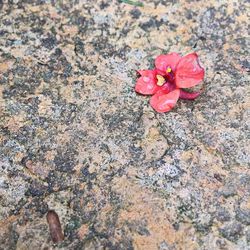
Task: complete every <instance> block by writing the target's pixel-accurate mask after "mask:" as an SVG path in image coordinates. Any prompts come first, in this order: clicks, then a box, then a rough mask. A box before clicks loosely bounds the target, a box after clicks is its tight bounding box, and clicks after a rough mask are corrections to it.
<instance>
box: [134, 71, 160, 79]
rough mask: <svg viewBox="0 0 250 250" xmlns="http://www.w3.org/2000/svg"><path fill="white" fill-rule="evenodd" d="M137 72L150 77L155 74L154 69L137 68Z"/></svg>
mask: <svg viewBox="0 0 250 250" xmlns="http://www.w3.org/2000/svg"><path fill="white" fill-rule="evenodd" d="M137 72H138V73H139V74H140V75H141V76H148V77H150V78H154V77H155V76H156V71H155V70H137Z"/></svg>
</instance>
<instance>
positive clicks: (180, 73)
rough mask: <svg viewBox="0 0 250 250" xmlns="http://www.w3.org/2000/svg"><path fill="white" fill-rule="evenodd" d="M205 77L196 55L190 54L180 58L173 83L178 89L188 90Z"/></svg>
mask: <svg viewBox="0 0 250 250" xmlns="http://www.w3.org/2000/svg"><path fill="white" fill-rule="evenodd" d="M204 75H205V71H204V69H203V68H202V67H201V66H200V64H199V60H198V55H197V54H196V53H192V54H189V55H186V56H184V57H182V58H181V60H180V62H179V63H178V65H177V67H176V71H175V83H176V86H177V87H179V88H190V87H193V86H195V85H197V84H199V83H200V82H201V81H202V80H203V78H204Z"/></svg>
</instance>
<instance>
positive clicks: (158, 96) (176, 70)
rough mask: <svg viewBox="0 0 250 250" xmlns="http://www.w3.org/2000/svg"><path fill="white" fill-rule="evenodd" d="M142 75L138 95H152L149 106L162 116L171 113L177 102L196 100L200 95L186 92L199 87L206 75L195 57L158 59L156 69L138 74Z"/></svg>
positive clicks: (137, 87) (166, 56)
mask: <svg viewBox="0 0 250 250" xmlns="http://www.w3.org/2000/svg"><path fill="white" fill-rule="evenodd" d="M138 73H139V74H140V75H141V76H140V78H139V79H138V80H137V82H136V85H135V91H136V92H137V93H139V94H142V95H153V96H152V97H151V100H150V105H151V106H152V107H153V108H154V109H155V110H156V111H157V112H160V113H163V112H167V111H169V110H171V109H172V108H173V107H174V106H175V104H176V102H177V101H178V99H179V98H180V99H186V100H194V99H195V98H196V97H198V96H199V95H200V92H192V93H190V92H186V91H185V90H183V88H190V87H193V86H196V85H198V84H200V83H201V82H202V80H203V79H204V74H205V71H204V69H203V68H202V67H201V66H200V64H199V60H198V55H197V54H196V53H191V54H188V55H186V56H184V57H181V56H180V55H179V54H177V53H170V54H167V55H159V56H158V57H157V58H156V59H155V69H153V70H139V71H138Z"/></svg>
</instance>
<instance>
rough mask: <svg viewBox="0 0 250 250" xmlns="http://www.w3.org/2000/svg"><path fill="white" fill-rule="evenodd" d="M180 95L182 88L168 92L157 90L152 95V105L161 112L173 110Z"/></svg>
mask: <svg viewBox="0 0 250 250" xmlns="http://www.w3.org/2000/svg"><path fill="white" fill-rule="evenodd" d="M179 96H180V90H179V89H176V90H174V91H172V92H170V93H168V94H164V93H162V91H159V92H157V93H156V94H155V95H153V96H152V97H151V100H150V105H151V106H152V107H153V109H155V110H156V111H157V112H159V113H163V112H168V111H169V110H171V109H172V108H173V107H174V106H175V104H176V102H177V100H178V99H179Z"/></svg>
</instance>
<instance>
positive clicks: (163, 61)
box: [155, 53, 181, 74]
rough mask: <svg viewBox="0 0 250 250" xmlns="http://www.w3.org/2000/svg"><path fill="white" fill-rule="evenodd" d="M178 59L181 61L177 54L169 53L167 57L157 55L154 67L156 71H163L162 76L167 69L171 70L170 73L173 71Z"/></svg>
mask: <svg viewBox="0 0 250 250" xmlns="http://www.w3.org/2000/svg"><path fill="white" fill-rule="evenodd" d="M180 59H181V56H180V55H179V54H177V53H170V54H167V55H159V56H158V57H157V58H156V59H155V67H156V68H157V69H158V70H160V71H163V72H164V74H166V69H167V67H170V68H171V69H172V71H175V69H176V66H177V64H178V62H179V61H180Z"/></svg>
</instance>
